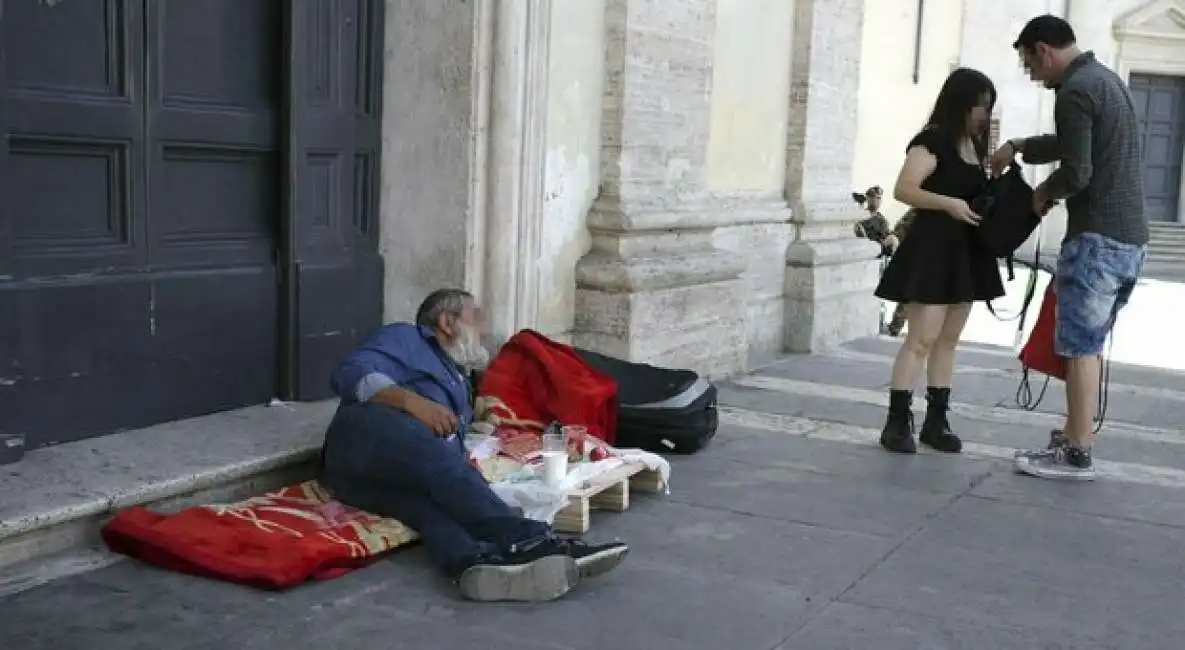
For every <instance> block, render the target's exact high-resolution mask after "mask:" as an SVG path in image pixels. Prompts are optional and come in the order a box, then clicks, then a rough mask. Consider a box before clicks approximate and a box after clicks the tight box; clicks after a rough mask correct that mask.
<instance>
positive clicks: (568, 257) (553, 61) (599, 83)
mask: <svg viewBox="0 0 1185 650" xmlns="http://www.w3.org/2000/svg"><path fill="white" fill-rule="evenodd" d="M604 76H605V2H604V0H579V1H578V2H572V1H564V0H561V1H559V2H555V3H553V4H552V14H551V53H550V69H549V70H548V101H547V172H546V181H545V192H546V196H545V198H544V206H545V208H544V217H543V224H542V228H541V232H540V247H539V248H540V254H539V261H538V265H537V269H538V274H539V276H538V282H539V314H538V320H537V322H538V327H539V330H540V331H541V332H543V333H544V334H547V335H550V336H554V337H557V338H561V339H563V338H565V337H566V336H567V335H568V333H569V332H570V331H571V329H572V317H573V301H574V298H575V293H576V279H575V268H576V262H577V260H579V259H580V257H581V256H582V255H584V253H585V252H587V250H588V244H589V235H588V229H587V228H586V227H585V223H586V217H587V215H588V210H589V208H590V207H591V206H592V202H593V199H595V198H596V196H597V186H598V184H599V182H600V150H601V103H602V100H601V97H602V88H603V87H604Z"/></svg>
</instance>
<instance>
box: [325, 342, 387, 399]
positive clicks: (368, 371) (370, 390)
mask: <svg viewBox="0 0 1185 650" xmlns="http://www.w3.org/2000/svg"><path fill="white" fill-rule="evenodd" d="M380 366H382V367H384V368H386V367H390V366H391V363H390V359H388V358H385V355H382V354H380V353H379V352H376V351H374V350H370V349H367V348H359V349H357V350H354V351H353V352H351V353H350V355H349V356H347V357H346V358H345V359H343V360H342V362H341V363H340V364H338V366H337V369H336V370H334V371H333V377H332V378H331V379H330V387H331V388H332V389H333V392H334V393H335V394H336V395H337V396H338V397H340V398H342V399H343V400H345V401H347V402H369V401H370V400H371V398H372V397H374V396H375V395H376V394H377V393H379V392H380V391H383V390H385V389H388V388H391V387H398V386H399V381H400V379H402V377H392V376H390V374H389V372H390V371H389V370H386V371H380V370H379V368H380Z"/></svg>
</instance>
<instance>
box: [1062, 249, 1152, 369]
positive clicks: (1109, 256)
mask: <svg viewBox="0 0 1185 650" xmlns="http://www.w3.org/2000/svg"><path fill="white" fill-rule="evenodd" d="M1146 256H1147V247H1146V246H1137V245H1135V244H1125V243H1123V242H1121V241H1116V240H1114V239H1111V238H1110V237H1105V236H1103V235H1100V234H1097V233H1093V232H1088V233H1082V234H1080V235H1076V236H1074V237H1073V238H1072V239H1070V240H1068V241H1066V242H1065V243H1064V244H1062V250H1061V254H1060V255H1058V259H1057V277H1056V279H1055V280H1054V282H1055V285H1054V290H1055V291H1056V292H1057V335H1056V336H1055V337H1054V342H1053V347H1054V351H1055V352H1057V354H1058V356H1062V357H1069V358H1077V357H1089V356H1093V355H1097V354H1102V353H1103V346H1104V345H1105V344H1106V342H1107V335H1108V334H1110V333H1111V328H1112V327H1114V326H1115V317H1116V315H1118V314H1119V310H1120V309H1123V306H1124V305H1126V304H1127V301H1128V299H1130V298H1131V295H1132V290H1133V289H1135V287H1136V281H1137V280H1139V278H1140V272H1141V271H1142V270H1143V268H1144V258H1145V257H1146Z"/></svg>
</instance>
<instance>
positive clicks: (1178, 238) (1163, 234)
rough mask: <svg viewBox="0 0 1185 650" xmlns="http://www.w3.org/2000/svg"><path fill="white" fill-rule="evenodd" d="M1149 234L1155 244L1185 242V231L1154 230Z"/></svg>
mask: <svg viewBox="0 0 1185 650" xmlns="http://www.w3.org/2000/svg"><path fill="white" fill-rule="evenodd" d="M1149 234H1151V236H1152V240H1153V242H1174V243H1177V242H1185V231H1176V230H1153V231H1151V233H1149Z"/></svg>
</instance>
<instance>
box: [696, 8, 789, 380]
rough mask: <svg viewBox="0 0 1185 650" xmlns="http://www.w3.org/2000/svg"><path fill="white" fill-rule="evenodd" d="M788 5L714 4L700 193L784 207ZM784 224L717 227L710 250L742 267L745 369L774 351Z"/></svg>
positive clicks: (780, 314)
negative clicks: (720, 252) (739, 196)
mask: <svg viewBox="0 0 1185 650" xmlns="http://www.w3.org/2000/svg"><path fill="white" fill-rule="evenodd" d="M794 12H795V3H794V1H793V0H717V2H716V34H715V42H714V43H713V62H712V102H711V116H710V137H709V141H708V162H707V172H706V173H707V186H708V189H709V190H710V191H712V192H714V193H718V194H725V195H735V194H744V195H750V196H755V197H762V198H767V199H768V200H769V201H771V202H783V201H784V199H783V198H782V196H783V194H784V191H783V188H784V187H785V185H786V137H787V133H786V130H787V126H788V124H789V110H790V76H791V75H790V63H791V53H792V51H793V40H794ZM792 236H793V230H792V229H791V228H790V227H789V226H788V225H787V224H784V223H760V224H746V225H739V226H725V227H722V228H717V229H716V230H715V232H714V233H713V237H712V243H713V244H714V245H715V246H716V247H718V248H721V249H724V250H728V251H731V252H733V253H736V254H737V256H738V257H739V258H741V259H743V260H745V262H746V269H745V272H744V274H743V276H742V279H743V280H744V286H745V328H746V331H745V338H746V346H747V350H748V356H749V360H750V363H756V362H758V361H759V360H761V359H764V358H768V357H769V356H771V355H773V354H776V353H778V352H780V351H781V348H782V336H783V331H782V328H783V321H784V315H783V310H784V302H783V299H782V297H783V294H784V285H785V275H786V262H785V259H786V248H787V246H789V245H790V240H791V238H792Z"/></svg>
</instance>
